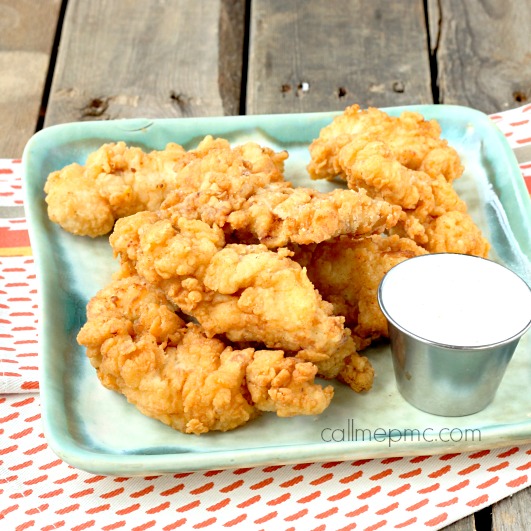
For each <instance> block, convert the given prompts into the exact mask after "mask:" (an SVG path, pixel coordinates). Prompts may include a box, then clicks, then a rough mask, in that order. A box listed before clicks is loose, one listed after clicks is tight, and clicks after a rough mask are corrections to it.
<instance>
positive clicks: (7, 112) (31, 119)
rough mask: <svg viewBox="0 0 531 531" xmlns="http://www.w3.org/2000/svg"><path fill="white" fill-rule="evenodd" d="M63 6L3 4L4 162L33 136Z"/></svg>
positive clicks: (4, 0) (0, 144)
mask: <svg viewBox="0 0 531 531" xmlns="http://www.w3.org/2000/svg"><path fill="white" fill-rule="evenodd" d="M60 6H61V1H60V0H0V124H1V126H2V134H1V135H0V157H8V158H9V157H14V158H16V157H20V156H21V155H22V151H23V149H24V146H25V144H26V142H27V141H28V140H29V138H30V137H31V136H32V135H33V133H35V130H36V127H37V122H38V119H39V112H40V107H41V102H42V96H43V90H44V86H45V81H46V76H47V73H48V66H49V62H50V55H51V51H52V46H53V40H54V36H55V28H56V25H57V19H58V16H59V11H60Z"/></svg>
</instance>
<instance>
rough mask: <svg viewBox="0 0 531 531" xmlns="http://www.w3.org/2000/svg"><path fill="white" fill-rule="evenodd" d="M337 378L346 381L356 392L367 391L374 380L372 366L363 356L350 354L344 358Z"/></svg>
mask: <svg viewBox="0 0 531 531" xmlns="http://www.w3.org/2000/svg"><path fill="white" fill-rule="evenodd" d="M338 380H340V381H341V382H344V383H346V384H347V385H348V386H349V387H350V388H351V389H352V390H353V391H355V392H356V393H361V392H362V391H369V390H370V389H371V387H372V384H373V381H374V368H373V366H372V365H371V363H370V361H369V359H368V358H366V357H365V356H360V355H359V354H357V353H356V354H351V355H350V356H349V357H348V358H346V359H345V362H344V363H343V367H342V368H341V371H340V372H339V375H338Z"/></svg>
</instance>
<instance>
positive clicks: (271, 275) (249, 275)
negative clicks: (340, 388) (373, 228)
mask: <svg viewBox="0 0 531 531" xmlns="http://www.w3.org/2000/svg"><path fill="white" fill-rule="evenodd" d="M110 243H111V246H112V247H113V249H114V252H115V253H116V254H119V255H120V257H121V261H122V264H123V265H124V267H126V268H132V269H134V270H135V271H136V272H137V273H138V274H139V275H141V276H142V277H143V278H145V279H146V280H147V281H148V282H151V283H153V284H154V285H156V286H158V287H160V288H161V289H162V290H163V291H164V293H165V294H166V295H167V296H168V298H169V299H170V300H171V301H172V302H173V303H174V304H176V305H177V306H178V307H179V308H180V309H181V310H182V311H183V312H185V313H187V314H188V315H191V316H193V317H194V318H195V319H197V321H198V322H199V323H200V324H201V326H202V327H203V328H204V330H205V331H206V333H207V334H208V335H210V336H213V335H216V334H225V335H226V337H227V338H228V339H229V340H231V341H241V342H248V341H251V342H259V343H263V344H265V345H266V346H267V347H268V348H273V349H282V350H284V351H290V352H298V355H299V357H301V359H304V360H305V361H311V362H320V361H324V360H327V359H329V358H330V357H331V356H334V355H335V354H336V352H337V350H338V349H341V348H342V347H343V346H344V344H345V343H346V342H347V340H348V337H349V331H347V330H345V328H344V326H343V321H344V319H343V318H342V317H337V316H334V315H333V314H332V306H331V304H329V303H327V302H325V301H323V300H322V298H321V296H320V294H319V293H318V292H317V291H316V290H315V288H314V286H313V285H312V283H311V282H310V281H309V279H308V277H307V275H306V271H305V270H304V269H303V268H302V267H301V266H300V265H299V264H297V263H296V262H294V261H293V260H291V259H290V255H291V252H290V251H288V250H287V249H285V248H284V249H279V250H278V251H277V252H274V251H271V250H268V249H267V248H266V247H265V246H264V245H242V244H231V245H227V246H225V241H224V237H223V231H222V230H221V229H219V228H218V227H216V226H214V227H210V226H208V225H207V224H206V223H204V222H202V221H198V220H187V219H184V218H179V219H177V220H174V221H173V222H172V221H170V220H169V219H161V216H159V214H157V213H154V212H142V213H138V214H135V215H134V216H130V217H128V218H122V219H121V220H119V221H118V222H117V223H116V226H115V229H114V232H113V233H112V235H111V237H110ZM345 355H347V353H345Z"/></svg>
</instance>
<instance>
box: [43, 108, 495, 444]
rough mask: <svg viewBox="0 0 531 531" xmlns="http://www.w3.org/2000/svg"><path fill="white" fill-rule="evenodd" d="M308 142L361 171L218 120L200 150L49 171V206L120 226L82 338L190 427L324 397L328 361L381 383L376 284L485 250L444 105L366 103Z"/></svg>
mask: <svg viewBox="0 0 531 531" xmlns="http://www.w3.org/2000/svg"><path fill="white" fill-rule="evenodd" d="M309 151H310V158H311V160H310V163H309V165H308V167H307V171H308V173H309V175H310V177H311V178H312V179H328V180H334V181H336V180H337V182H338V183H341V181H343V183H346V184H347V186H348V187H346V186H345V185H344V184H343V185H342V186H341V185H339V184H338V186H337V188H335V189H333V191H331V192H327V193H323V192H319V191H317V190H315V189H313V188H302V187H295V186H294V185H293V184H292V183H290V182H289V181H288V180H286V178H285V176H284V162H285V160H286V159H287V157H288V153H287V152H285V151H282V152H275V151H273V150H272V149H270V148H268V147H264V146H260V145H258V144H257V143H253V142H247V143H245V144H242V145H236V146H232V145H231V144H230V143H229V142H228V141H227V140H225V139H222V138H213V137H211V136H207V137H205V138H204V139H203V140H202V141H201V142H200V143H199V145H197V147H196V148H195V149H192V150H189V151H187V150H185V149H184V148H183V147H181V146H179V145H177V144H168V145H167V146H166V148H165V149H164V150H162V151H152V152H149V153H147V152H144V151H143V150H141V149H140V148H138V147H133V146H126V145H125V143H123V142H117V143H110V144H105V145H103V146H101V147H100V148H99V149H98V150H97V151H95V152H93V153H91V154H90V155H89V157H88V159H87V160H86V163H85V165H83V166H82V165H79V164H71V165H69V166H67V167H65V168H63V169H61V170H59V171H56V172H53V173H52V174H50V176H49V177H48V180H47V182H46V185H45V193H46V202H47V204H48V214H49V217H50V219H51V220H52V221H53V222H56V223H58V224H59V225H61V226H62V227H63V228H64V229H65V230H67V231H69V232H71V233H73V234H77V235H81V236H91V237H96V236H102V235H106V234H109V233H110V237H109V242H110V245H111V247H112V249H113V251H114V254H115V256H116V257H118V258H119V266H117V271H116V273H115V275H114V278H113V280H112V282H111V283H110V284H109V285H107V286H106V287H104V288H103V289H102V290H101V291H100V292H99V293H97V294H96V295H95V296H94V297H93V298H92V300H91V301H90V302H89V304H88V306H87V322H86V324H85V325H84V326H83V327H82V329H81V330H80V332H79V334H78V338H77V339H78V342H79V343H80V344H81V345H83V346H85V347H86V352H87V355H88V357H89V359H90V362H91V363H92V365H93V366H94V367H95V369H96V371H97V374H98V377H99V379H100V380H101V382H102V383H103V385H104V386H105V387H107V388H109V389H112V390H115V391H118V392H120V393H122V394H123V395H125V397H126V398H127V400H128V401H129V402H131V403H132V404H134V405H135V406H136V407H137V408H138V409H139V410H140V411H141V412H142V413H144V414H146V415H148V416H150V417H153V418H156V419H158V420H160V421H162V422H164V423H166V424H168V425H170V426H171V427H173V428H175V429H177V430H180V431H182V432H184V433H194V434H201V433H205V432H208V431H211V430H220V431H227V430H232V429H234V428H237V427H239V426H242V425H244V424H245V423H247V422H248V421H250V420H252V419H253V418H255V417H257V416H258V415H259V414H261V413H262V412H274V413H276V414H277V415H278V416H280V417H291V416H295V415H317V414H320V413H321V412H323V411H324V410H325V409H326V408H327V407H328V405H329V404H330V402H331V400H332V398H333V394H334V389H333V387H332V386H331V385H322V384H321V383H319V381H316V377H322V378H325V379H337V380H339V381H340V382H342V383H343V384H344V385H348V386H350V387H351V388H352V389H353V390H354V391H356V392H364V391H368V390H370V388H371V386H372V383H373V378H374V370H373V368H372V366H371V363H370V359H369V358H370V350H369V351H366V352H364V354H366V356H362V355H360V354H359V353H360V352H361V351H362V350H364V349H366V348H367V347H368V346H369V345H370V344H371V342H373V341H376V340H380V339H381V338H386V337H387V333H388V331H387V324H386V320H385V318H384V316H383V314H382V313H381V311H380V309H379V306H378V302H377V289H378V285H379V283H380V281H381V279H382V278H383V276H384V275H385V273H386V272H387V271H389V269H391V267H393V266H394V265H396V264H398V263H399V262H401V261H403V260H406V259H408V258H411V257H413V256H418V255H421V254H426V253H434V252H436V253H439V252H455V253H463V254H472V255H477V256H483V257H486V256H487V255H488V252H489V243H488V242H487V240H486V239H485V238H484V236H483V235H482V234H481V231H480V230H479V228H478V227H477V226H476V225H475V223H474V222H473V220H472V218H471V217H470V215H469V214H468V213H467V208H466V204H465V203H464V201H463V200H461V199H460V198H459V196H458V194H457V193H456V192H455V190H454V188H453V186H452V182H453V181H454V180H455V179H457V178H458V177H460V175H461V174H462V172H463V166H462V164H461V161H460V159H459V156H458V153H457V152H456V150H455V149H454V148H452V147H451V146H450V145H449V144H448V142H447V141H446V140H444V139H442V138H441V128H440V125H439V124H438V123H437V122H436V121H434V120H431V121H427V120H425V119H424V118H423V116H421V115H420V114H418V113H415V112H410V111H406V112H403V113H402V114H401V115H400V116H399V117H392V116H389V115H388V114H386V113H385V112H383V111H381V110H378V109H375V108H369V109H366V110H362V109H360V107H359V106H357V105H353V106H351V107H349V108H347V109H346V110H345V111H344V113H343V114H341V115H339V116H337V117H336V118H335V119H334V120H333V121H332V122H331V123H330V124H329V125H328V126H326V127H324V128H323V129H322V130H321V132H320V135H319V137H318V138H317V139H315V140H314V141H313V142H312V144H311V145H310V147H309Z"/></svg>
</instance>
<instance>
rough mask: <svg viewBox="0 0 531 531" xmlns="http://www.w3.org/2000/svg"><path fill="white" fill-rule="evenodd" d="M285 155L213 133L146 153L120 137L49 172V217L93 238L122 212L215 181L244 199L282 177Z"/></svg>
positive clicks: (126, 213) (150, 207) (155, 204)
mask: <svg viewBox="0 0 531 531" xmlns="http://www.w3.org/2000/svg"><path fill="white" fill-rule="evenodd" d="M286 157H287V153H286V152H281V153H275V152H274V151H273V150H271V149H269V148H265V147H261V146H259V145H258V144H256V143H253V142H249V143H247V144H244V145H242V146H238V147H236V148H234V149H232V148H231V146H230V144H229V142H228V141H227V140H225V139H221V138H218V139H214V138H213V137H212V136H207V137H205V138H204V139H203V140H202V141H201V142H200V144H199V145H198V146H197V148H196V149H195V150H191V151H188V152H186V151H185V150H184V149H183V148H182V147H181V146H179V145H177V144H173V143H170V144H168V145H167V146H166V149H164V150H162V151H151V152H150V153H145V152H144V151H142V149H140V148H138V147H128V146H126V144H125V143H124V142H118V143H111V144H104V145H103V146H102V147H100V148H99V149H98V150H97V151H95V152H94V153H91V154H90V155H89V156H88V158H87V161H86V163H85V165H84V166H81V165H79V164H71V165H69V166H66V167H65V168H63V169H62V170H60V171H56V172H53V173H51V174H50V175H49V177H48V180H47V182H46V185H45V188H44V191H45V193H46V194H47V196H46V202H47V203H48V216H49V217H50V219H51V220H52V221H54V222H55V223H59V224H60V225H61V226H62V227H63V228H64V229H65V230H67V231H69V232H72V233H74V234H78V235H82V236H92V237H96V236H101V235H103V234H107V233H108V232H110V231H111V229H112V227H113V225H114V222H115V221H116V220H117V219H119V218H121V217H125V216H129V215H131V214H134V213H136V212H141V211H143V210H150V211H154V210H158V209H159V208H160V206H161V204H162V202H163V201H164V199H165V198H166V197H167V196H168V194H170V193H171V192H174V191H177V190H181V191H182V193H183V194H184V195H185V196H186V195H190V194H194V193H196V192H198V191H199V190H200V189H202V188H207V187H209V186H215V187H217V189H218V190H222V192H223V193H224V194H225V196H224V200H225V201H229V202H230V201H231V200H232V199H231V197H230V196H231V194H232V193H234V192H235V191H236V190H237V191H238V194H239V196H238V197H240V198H241V199H240V200H241V201H243V200H244V199H245V197H246V196H249V195H250V194H252V193H254V191H255V190H256V188H257V187H261V186H264V185H265V184H266V183H269V182H275V181H278V180H282V179H283V175H282V172H283V169H284V160H285V159H286Z"/></svg>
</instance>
